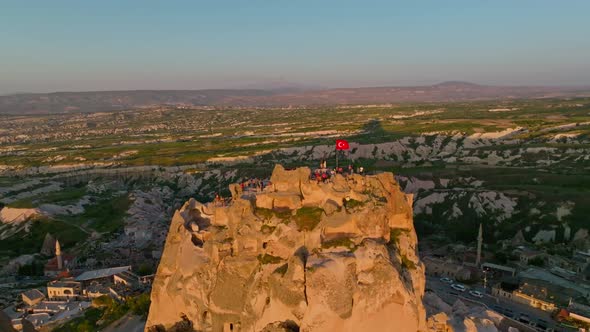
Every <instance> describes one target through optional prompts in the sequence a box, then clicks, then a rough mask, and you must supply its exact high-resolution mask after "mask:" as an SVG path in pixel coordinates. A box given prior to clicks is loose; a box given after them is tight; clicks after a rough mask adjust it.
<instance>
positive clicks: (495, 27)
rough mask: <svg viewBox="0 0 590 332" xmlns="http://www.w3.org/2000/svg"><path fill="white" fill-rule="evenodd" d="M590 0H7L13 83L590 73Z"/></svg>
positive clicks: (491, 79) (504, 79)
mask: <svg viewBox="0 0 590 332" xmlns="http://www.w3.org/2000/svg"><path fill="white" fill-rule="evenodd" d="M589 13H590V1H587V0H568V1H557V0H554V1H545V0H518V1H515V0H505V1H504V0H495V1H484V0H469V1H467V0H465V1H458V0H456V1H455V0H445V1H435V0H431V1H427V0H422V1H409V0H408V1H347V0H339V1H318V0H315V1H305V0H302V1H279V0H272V1H271V0H266V1H258V0H248V1H246V0H244V1H237V0H236V1H224V0H216V1H196V0H195V1H173V0H169V1H163V0H162V1H149V0H142V1H139V0H138V1H123V0H118V1H115V0H113V1H111V0H101V1H79V0H78V1H60V0H52V1H36V2H35V1H4V0H0V45H1V46H0V94H1V93H13V92H48V91H80V90H121V89H201V88H227V87H230V88H237V87H249V86H264V85H265V84H268V83H276V82H283V81H284V82H296V83H301V84H308V85H314V86H316V85H317V86H324V87H348V86H376V85H422V84H432V83H437V82H441V81H447V80H464V81H471V82H475V83H482V84H501V85H519V84H530V85H590V37H589V36H590V20H589V19H588V14H589Z"/></svg>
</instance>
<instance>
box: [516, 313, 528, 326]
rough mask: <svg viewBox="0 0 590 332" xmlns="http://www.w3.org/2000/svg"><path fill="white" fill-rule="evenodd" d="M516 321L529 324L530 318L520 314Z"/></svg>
mask: <svg viewBox="0 0 590 332" xmlns="http://www.w3.org/2000/svg"><path fill="white" fill-rule="evenodd" d="M518 321H519V322H521V323H525V324H530V323H531V318H530V317H529V315H527V314H520V317H518Z"/></svg>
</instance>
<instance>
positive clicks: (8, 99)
mask: <svg viewBox="0 0 590 332" xmlns="http://www.w3.org/2000/svg"><path fill="white" fill-rule="evenodd" d="M575 96H590V86H589V87H543V86H488V85H478V84H473V83H466V82H444V83H440V84H435V85H429V86H410V87H369V88H339V89H320V90H302V89H275V90H260V89H244V90H232V89H215V90H131V91H91V92H55V93H22V94H13V95H7V96H0V114H47V113H74V112H96V111H116V110H125V109H131V108H143V107H153V106H158V105H176V106H234V107H249V106H252V107H254V106H259V107H281V106H314V105H345V104H356V105H358V104H384V103H405V102H453V101H473V100H493V99H520V98H551V97H575Z"/></svg>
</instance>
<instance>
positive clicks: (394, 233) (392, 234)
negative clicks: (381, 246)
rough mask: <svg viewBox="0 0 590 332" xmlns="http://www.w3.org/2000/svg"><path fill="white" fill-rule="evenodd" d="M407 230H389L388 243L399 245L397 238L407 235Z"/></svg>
mask: <svg viewBox="0 0 590 332" xmlns="http://www.w3.org/2000/svg"><path fill="white" fill-rule="evenodd" d="M408 232H409V230H407V229H405V228H391V229H390V230H389V243H392V244H395V245H396V246H397V245H399V238H400V236H401V235H402V234H407V233H408Z"/></svg>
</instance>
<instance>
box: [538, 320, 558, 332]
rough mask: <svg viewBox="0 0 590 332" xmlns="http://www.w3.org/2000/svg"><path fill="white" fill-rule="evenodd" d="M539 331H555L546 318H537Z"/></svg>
mask: <svg viewBox="0 0 590 332" xmlns="http://www.w3.org/2000/svg"><path fill="white" fill-rule="evenodd" d="M537 331H545V332H548V331H554V330H553V329H552V328H549V322H547V321H546V320H544V319H538V320H537Z"/></svg>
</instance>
